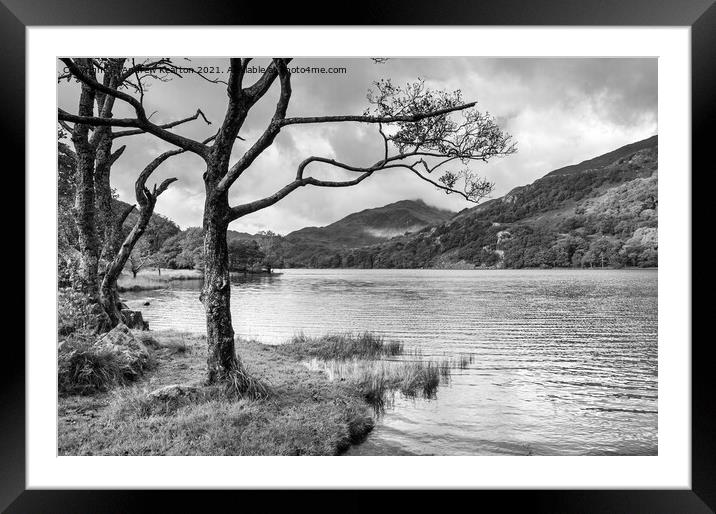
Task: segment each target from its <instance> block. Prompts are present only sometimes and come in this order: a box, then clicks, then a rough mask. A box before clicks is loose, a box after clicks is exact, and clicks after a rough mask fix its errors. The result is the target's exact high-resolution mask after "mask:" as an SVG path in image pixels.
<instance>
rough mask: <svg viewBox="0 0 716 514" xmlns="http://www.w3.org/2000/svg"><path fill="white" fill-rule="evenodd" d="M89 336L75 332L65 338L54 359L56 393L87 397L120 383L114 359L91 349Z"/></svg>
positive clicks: (114, 356) (119, 364)
mask: <svg viewBox="0 0 716 514" xmlns="http://www.w3.org/2000/svg"><path fill="white" fill-rule="evenodd" d="M93 343H94V340H93V336H92V334H91V333H88V332H84V331H76V332H75V333H73V334H72V336H71V337H69V338H68V339H66V340H65V341H64V342H63V343H62V345H61V347H60V349H59V351H58V359H57V382H58V390H59V392H60V394H91V393H94V392H97V391H106V390H107V389H109V388H110V387H112V386H114V385H116V384H118V383H122V382H123V381H124V375H123V373H122V366H121V363H120V362H119V360H118V358H117V356H116V355H115V354H114V353H112V352H111V351H108V350H102V349H98V348H96V347H95V346H94V344H93Z"/></svg>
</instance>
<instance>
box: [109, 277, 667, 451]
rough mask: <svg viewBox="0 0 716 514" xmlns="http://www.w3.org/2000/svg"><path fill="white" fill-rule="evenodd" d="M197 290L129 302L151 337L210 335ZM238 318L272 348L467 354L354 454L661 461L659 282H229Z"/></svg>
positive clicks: (179, 289) (133, 297) (389, 415)
mask: <svg viewBox="0 0 716 514" xmlns="http://www.w3.org/2000/svg"><path fill="white" fill-rule="evenodd" d="M199 287H200V286H199V284H198V283H197V282H175V283H173V284H172V286H171V288H170V289H166V290H161V291H146V292H139V293H127V294H125V295H123V296H124V297H125V298H126V299H127V301H128V304H129V305H130V307H132V308H139V309H141V310H142V312H143V314H144V318H145V319H146V320H147V321H148V322H149V324H150V326H151V328H152V329H164V328H172V329H177V330H187V331H196V332H204V331H205V325H204V314H203V308H202V305H201V304H200V303H199V299H198V296H199ZM146 300H149V301H150V302H151V305H149V306H142V303H143V302H144V301H146ZM232 316H233V321H234V327H235V330H236V333H237V335H240V336H242V337H247V338H256V339H258V340H260V341H263V342H266V343H273V344H278V343H282V342H284V341H286V340H287V339H288V338H290V337H291V336H292V335H294V334H296V333H299V332H303V333H305V334H308V335H321V334H325V333H328V332H345V331H355V332H358V331H364V330H369V331H373V332H377V333H380V334H382V335H384V336H385V337H386V338H387V339H390V340H399V341H402V342H403V343H404V344H405V346H406V348H418V349H420V350H421V351H422V354H423V356H425V357H426V358H427V357H431V356H435V357H444V356H458V355H460V354H466V353H472V354H474V356H475V359H474V362H473V363H472V364H470V365H469V366H468V368H467V369H464V370H455V371H454V372H453V375H452V379H451V381H450V384H449V385H444V386H443V385H441V386H440V388H439V390H438V393H437V398H436V399H434V400H423V399H405V398H401V397H400V396H399V395H397V396H396V401H395V405H394V406H393V408H391V409H389V410H388V411H387V412H386V413H385V414H384V415H383V416H382V417H381V418H380V421H379V423H378V425H377V426H376V428H375V430H374V431H373V432H372V433H371V435H370V436H369V437H368V439H367V440H366V441H365V442H364V443H363V444H361V445H359V446H357V447H354V448H353V449H352V450H351V451H350V452H349V454H350V455H383V454H386V455H408V454H419V455H433V454H434V455H656V454H657V271H656V270H615V271H612V270H608V271H603V270H599V271H596V270H595V271H591V270H590V271H586V270H545V271H541V270H485V271H483V270H480V271H453V270H449V271H448V270H285V272H284V273H283V274H281V275H275V276H270V277H269V276H263V277H259V278H253V279H250V280H237V281H236V283H235V284H234V285H233V289H232Z"/></svg>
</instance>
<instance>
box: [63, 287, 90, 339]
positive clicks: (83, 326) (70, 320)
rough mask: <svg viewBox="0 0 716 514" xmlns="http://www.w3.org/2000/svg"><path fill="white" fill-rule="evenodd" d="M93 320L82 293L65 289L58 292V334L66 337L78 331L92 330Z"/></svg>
mask: <svg viewBox="0 0 716 514" xmlns="http://www.w3.org/2000/svg"><path fill="white" fill-rule="evenodd" d="M92 326H93V324H92V318H91V316H90V313H89V312H88V310H87V301H86V298H85V296H84V295H83V294H82V293H79V292H77V291H75V290H74V289H71V288H68V287H65V288H61V289H59V290H58V292H57V333H58V334H59V335H60V336H66V335H69V334H72V333H74V332H77V331H89V330H91V328H92Z"/></svg>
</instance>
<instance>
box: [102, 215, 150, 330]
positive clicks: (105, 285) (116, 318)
mask: <svg viewBox="0 0 716 514" xmlns="http://www.w3.org/2000/svg"><path fill="white" fill-rule="evenodd" d="M153 207H154V206H153V205H152V204H151V203H150V204H149V205H147V206H146V207H143V208H142V209H141V210H140V212H139V218H138V219H137V222H136V223H135V224H134V227H132V230H131V232H130V233H129V235H127V237H126V239H125V240H124V242H123V243H122V245H121V246H120V248H119V251H118V252H117V255H115V257H114V259H112V261H111V262H110V263H109V265H108V266H107V271H106V272H105V274H104V279H103V280H102V286H101V287H100V299H101V301H102V307H103V308H104V310H105V311H106V312H107V314H108V315H109V317H110V321H111V323H112V326H113V327H114V326H117V323H120V322H121V321H122V314H121V312H120V311H119V307H118V304H119V295H118V293H117V279H119V275H120V274H121V273H122V270H123V269H124V266H125V265H126V264H127V260H128V259H129V256H130V255H131V254H132V250H133V249H134V245H135V244H137V241H139V238H140V237H142V234H144V231H145V230H146V228H147V225H148V224H149V220H150V218H151V217H152V211H153V210H154V208H153ZM135 277H136V273H135Z"/></svg>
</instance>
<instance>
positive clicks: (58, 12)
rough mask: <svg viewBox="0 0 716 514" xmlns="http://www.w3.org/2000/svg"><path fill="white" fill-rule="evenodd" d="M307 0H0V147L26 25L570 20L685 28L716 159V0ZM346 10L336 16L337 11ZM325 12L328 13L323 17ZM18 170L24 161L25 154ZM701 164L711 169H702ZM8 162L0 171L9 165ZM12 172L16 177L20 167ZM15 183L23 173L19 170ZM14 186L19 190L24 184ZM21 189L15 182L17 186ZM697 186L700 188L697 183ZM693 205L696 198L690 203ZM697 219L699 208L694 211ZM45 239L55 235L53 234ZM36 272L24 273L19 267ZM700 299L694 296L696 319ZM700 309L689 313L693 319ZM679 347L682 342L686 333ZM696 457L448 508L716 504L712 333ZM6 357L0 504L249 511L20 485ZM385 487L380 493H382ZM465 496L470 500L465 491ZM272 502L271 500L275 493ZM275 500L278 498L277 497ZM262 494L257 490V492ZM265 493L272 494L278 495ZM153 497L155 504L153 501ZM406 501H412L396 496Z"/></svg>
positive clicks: (363, 504)
mask: <svg viewBox="0 0 716 514" xmlns="http://www.w3.org/2000/svg"><path fill="white" fill-rule="evenodd" d="M320 4H321V2H318V3H313V4H312V5H311V6H310V8H309V7H308V6H307V5H306V4H305V3H303V2H293V3H287V4H285V5H281V7H280V8H279V7H278V4H273V3H269V2H263V3H255V2H252V3H250V4H249V3H246V2H237V1H236V0H234V1H229V0H205V1H204V2H196V1H192V2H190V1H189V0H122V1H121V2H103V3H94V4H93V3H91V2H87V1H83V0H54V1H53V0H35V1H32V0H0V41H1V43H0V49H1V50H0V60H1V62H2V66H1V67H0V70H2V74H3V77H2V79H0V98H2V99H3V103H4V105H3V107H2V112H3V115H2V116H1V117H0V120H1V121H0V126H2V142H3V146H4V147H5V148H15V149H16V148H24V137H25V108H24V106H25V29H26V27H28V26H42V25H55V26H57V25H67V26H78V25H102V26H110V25H289V24H291V25H293V24H306V25H501V26H507V25H535V26H537V25H542V26H544V25H569V26H652V25H657V26H689V27H691V52H692V55H691V72H692V172H691V176H692V177H694V176H695V175H696V173H694V172H693V170H699V171H700V172H703V173H705V172H707V170H710V168H711V167H712V162H713V158H710V155H709V154H710V153H711V149H710V147H709V145H708V143H709V142H710V139H709V136H710V131H709V130H708V129H709V128H710V125H711V124H713V121H714V120H715V119H716V112H714V101H713V94H714V92H715V91H716V59H715V58H714V57H715V50H716V5H714V0H581V1H575V0H532V1H520V0H503V1H501V2H494V1H493V2H485V1H474V2H467V1H462V2H459V1H451V0H442V1H441V2H429V1H425V0H423V1H422V2H420V1H416V0H412V1H410V0H399V1H393V2H369V3H361V4H360V5H357V6H356V9H358V10H357V12H350V11H347V10H343V11H341V10H339V6H337V5H336V4H326V5H320ZM341 12H342V15H341V14H340V13H341ZM320 13H323V14H320ZM18 157H19V162H17V163H16V164H14V166H13V167H14V169H16V170H19V169H24V168H25V162H24V154H23V153H20V154H19V155H18ZM707 166H708V168H707ZM7 169H8V168H6V170H7ZM15 174H16V175H19V174H18V173H15ZM15 178H16V179H18V176H16V177H15ZM18 187H19V188H22V189H24V185H23V182H20V184H19V186H18ZM17 190H19V189H16V190H15V191H17ZM692 191H695V190H694V189H693V186H692ZM694 205H696V203H695V202H694ZM692 217H693V218H694V220H696V219H698V218H699V217H698V216H693V215H692ZM48 237H52V236H51V235H48ZM31 272H32V270H28V269H27V268H26V269H25V273H26V274H27V273H31ZM704 308H708V306H703V307H699V305H698V304H697V303H695V302H694V303H693V309H694V310H693V311H692V319H698V318H699V317H700V316H698V310H699V309H704ZM694 314H696V316H694ZM675 343H679V344H684V345H687V344H688V343H689V341H678V342H675ZM691 343H692V344H691V355H692V439H691V444H692V454H691V466H692V470H691V476H692V488H691V489H690V490H657V489H650V490H584V491H576V490H569V491H559V490H549V491H539V490H534V491H532V490H525V491H511V490H505V491H469V492H468V491H466V492H456V493H454V494H456V495H457V496H453V495H452V494H453V493H451V497H450V501H451V504H456V503H455V502H460V503H463V502H466V503H463V504H464V505H473V506H479V505H483V506H485V505H488V503H484V502H486V501H488V500H489V501H490V502H495V501H497V502H499V505H500V507H499V508H500V510H504V509H511V508H514V507H521V508H523V509H525V510H529V511H531V512H532V511H536V512H669V513H676V512H680V513H688V512H695V513H697V512H713V511H714V510H716V437H715V436H714V434H715V433H716V430H714V419H713V412H716V408H714V407H715V405H714V404H715V403H716V402H714V399H713V394H712V391H713V387H712V385H711V382H712V380H711V377H710V371H711V370H710V368H711V367H712V364H711V362H712V360H711V359H710V358H709V357H710V338H696V337H694V338H693V341H692V342H691ZM4 352H5V353H4V356H5V359H6V362H10V363H13V365H12V366H4V367H3V372H2V373H0V380H1V381H2V385H1V386H0V405H1V406H2V407H1V409H2V411H1V412H2V416H0V426H1V428H0V508H3V509H6V510H5V512H8V513H27V512H38V513H39V512H42V513H48V512H73V513H79V512H94V513H96V512H135V511H144V510H149V509H152V510H153V509H154V508H156V507H152V505H161V506H162V510H163V511H170V510H172V511H194V510H198V509H199V508H200V509H201V510H208V508H210V507H209V503H208V502H209V496H210V497H211V503H214V502H215V501H217V500H220V501H222V502H224V501H226V502H228V504H229V505H232V504H233V505H235V506H236V508H249V507H248V504H247V503H246V502H247V501H248V502H249V503H251V502H252V501H254V500H256V499H258V498H257V495H258V494H259V493H258V492H247V491H221V492H208V491H171V492H161V491H120V490H112V491H75V490H62V491H60V490H52V491H45V490H26V486H25V428H26V427H25V365H24V362H25V351H24V347H22V346H21V345H19V344H16V343H13V344H11V341H9V340H7V341H6V345H5V348H4ZM427 493H428V492H426V491H413V492H411V493H410V494H409V495H403V501H406V502H410V503H414V504H416V505H420V506H421V507H422V508H425V507H427V506H429V504H430V503H431V502H433V501H436V500H435V498H434V496H432V495H430V496H429V495H428V494H427ZM317 494H319V492H317V491H295V492H293V493H292V495H293V496H294V497H293V498H292V502H294V503H295V504H297V505H308V506H311V508H312V509H317V508H321V507H322V508H324V509H329V508H330V509H331V510H335V509H336V508H339V509H345V508H347V509H348V510H351V511H354V510H355V511H357V510H366V509H373V508H375V505H376V503H378V504H380V499H378V502H376V499H375V498H369V497H367V496H366V495H363V494H360V493H359V492H356V491H353V492H346V493H345V494H344V496H345V497H344V498H342V499H341V500H340V503H339V504H338V505H331V503H332V502H328V503H326V502H325V499H318V498H316V497H315V496H316V495H317ZM384 494H387V493H385V492H383V493H378V496H381V495H384ZM466 495H469V498H465V496H466ZM271 498H273V499H274V500H275V498H276V496H271ZM278 498H280V499H282V495H279V496H278ZM261 500H262V501H264V500H265V498H264V497H262V498H261ZM274 500H272V502H273V501H274ZM156 502H160V503H158V504H157V503H156ZM403 508H408V505H407V504H403Z"/></svg>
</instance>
